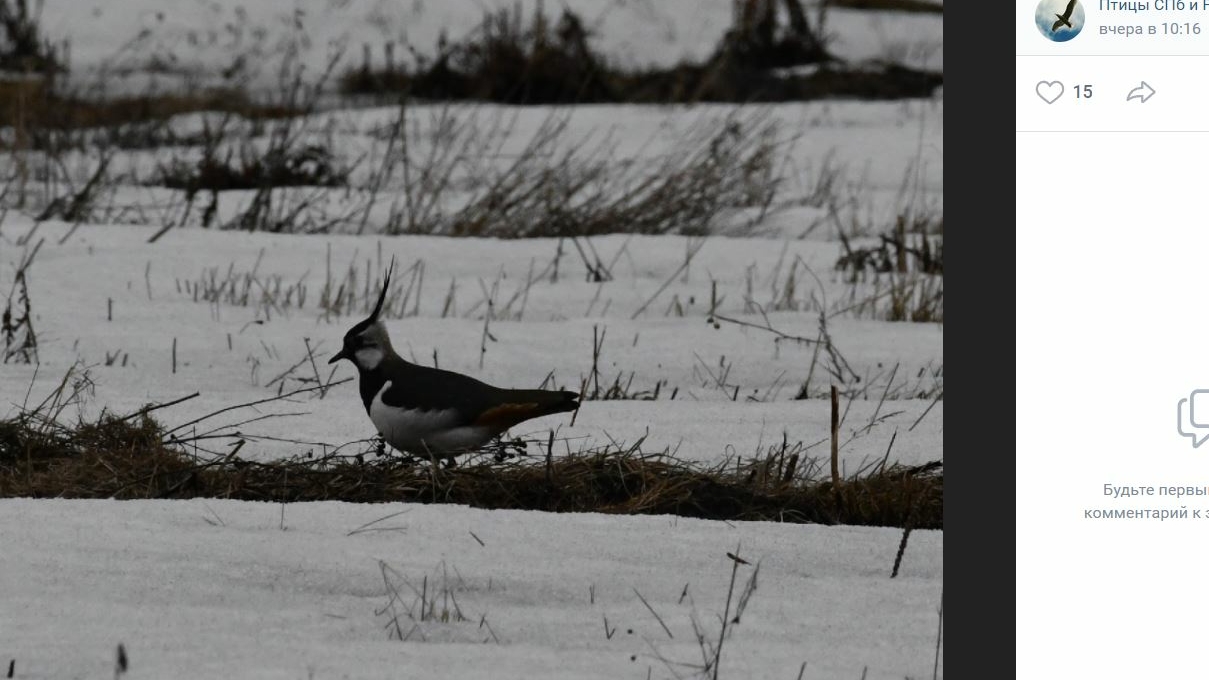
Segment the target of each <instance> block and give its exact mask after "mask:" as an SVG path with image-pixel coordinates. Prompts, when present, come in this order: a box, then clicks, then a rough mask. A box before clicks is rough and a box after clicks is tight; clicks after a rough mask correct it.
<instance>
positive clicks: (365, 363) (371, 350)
mask: <svg viewBox="0 0 1209 680" xmlns="http://www.w3.org/2000/svg"><path fill="white" fill-rule="evenodd" d="M353 356H354V357H356V359H357V365H358V366H360V367H361V368H364V369H366V370H369V371H372V370H374V369H375V368H377V367H378V364H380V363H382V358H383V356H384V355H383V354H382V350H380V349H378V348H377V347H362V348H361V349H359V350H357V351H356V352H353Z"/></svg>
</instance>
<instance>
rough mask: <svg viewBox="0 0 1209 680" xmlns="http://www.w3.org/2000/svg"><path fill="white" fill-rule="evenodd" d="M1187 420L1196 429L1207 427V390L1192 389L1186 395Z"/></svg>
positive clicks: (1208, 421) (1208, 417)
mask: <svg viewBox="0 0 1209 680" xmlns="http://www.w3.org/2000/svg"><path fill="white" fill-rule="evenodd" d="M1201 416H1203V417H1201ZM1188 422H1190V423H1192V426H1193V427H1195V428H1197V429H1200V428H1209V390H1192V393H1191V394H1189V395H1188Z"/></svg>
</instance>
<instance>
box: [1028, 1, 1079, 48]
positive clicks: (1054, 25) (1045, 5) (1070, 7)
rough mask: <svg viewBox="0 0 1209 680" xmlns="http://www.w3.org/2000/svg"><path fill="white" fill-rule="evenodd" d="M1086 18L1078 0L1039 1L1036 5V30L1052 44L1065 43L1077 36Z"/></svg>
mask: <svg viewBox="0 0 1209 680" xmlns="http://www.w3.org/2000/svg"><path fill="white" fill-rule="evenodd" d="M1086 18H1087V17H1086V14H1085V13H1084V12H1083V4H1082V3H1080V2H1079V0H1041V2H1039V3H1037V13H1036V16H1035V20H1036V22H1037V30H1038V31H1041V35H1043V36H1045V37H1047V38H1049V39H1050V40H1053V41H1054V42H1066V41H1067V40H1070V39H1071V38H1074V37H1075V36H1076V35H1079V31H1082V30H1083V23H1084V21H1085V20H1086Z"/></svg>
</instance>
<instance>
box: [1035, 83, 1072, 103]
mask: <svg viewBox="0 0 1209 680" xmlns="http://www.w3.org/2000/svg"><path fill="white" fill-rule="evenodd" d="M1065 91H1066V88H1065V87H1063V86H1062V83H1061V82H1059V81H1057V80H1042V81H1038V83H1037V96H1038V97H1041V99H1042V101H1044V102H1045V103H1046V104H1053V103H1054V102H1056V101H1058V99H1060V98H1061V97H1062V93H1063V92H1065Z"/></svg>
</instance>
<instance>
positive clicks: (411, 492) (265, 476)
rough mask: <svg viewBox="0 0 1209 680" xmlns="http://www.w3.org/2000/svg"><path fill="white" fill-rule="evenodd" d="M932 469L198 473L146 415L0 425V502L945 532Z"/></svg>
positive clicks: (224, 469) (348, 463)
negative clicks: (663, 518)
mask: <svg viewBox="0 0 1209 680" xmlns="http://www.w3.org/2000/svg"><path fill="white" fill-rule="evenodd" d="M941 468H942V464H941V463H940V462H939V461H937V462H933V463H928V464H926V465H922V466H911V467H908V466H901V465H892V466H889V467H885V468H884V469H880V470H876V471H874V472H871V473H869V474H866V475H864V476H860V477H853V478H850V479H844V480H841V482H840V484H839V485H834V484H832V483H831V481H830V480H827V481H816V480H814V479H811V478H809V477H808V476H806V475H802V474H794V473H793V471H792V470H790V472H789V474H788V475H783V476H782V477H779V478H776V477H774V478H772V479H771V480H770V478H769V476H768V475H767V463H766V462H764V461H759V460H755V461H752V462H751V463H748V464H747V465H745V466H744V465H739V466H734V465H727V466H716V467H707V466H701V465H698V464H695V463H692V462H689V461H685V460H682V459H679V458H676V457H674V456H672V455H670V454H668V453H666V452H665V453H654V454H651V453H643V452H641V451H639V450H638V449H637V448H636V447H630V448H622V447H605V448H602V449H596V450H590V451H586V452H581V453H572V454H569V455H566V456H560V457H557V458H551V459H550V460H548V461H539V460H534V459H531V458H526V457H522V458H516V459H512V460H506V461H503V462H499V461H495V460H492V459H491V458H482V459H479V460H476V461H472V462H470V463H468V464H463V465H462V466H459V467H452V468H441V467H439V466H437V467H433V466H430V465H429V464H427V463H417V462H414V461H407V460H402V459H399V458H396V457H393V456H377V457H375V456H373V455H372V454H371V455H368V456H367V455H365V454H356V455H330V456H326V457H322V458H309V459H295V460H280V461H272V462H254V461H249V460H246V459H243V458H239V457H236V456H233V455H228V456H226V457H223V458H218V459H213V460H206V461H202V460H198V459H195V458H193V457H192V456H190V455H189V454H188V453H186V452H185V451H184V450H183V449H182V447H180V446H179V445H177V444H174V443H171V442H168V443H165V436H164V431H163V429H162V428H161V427H160V426H159V425H158V423H156V422H155V421H154V420H153V419H152V418H151V417H150V416H149V415H143V416H140V417H139V418H136V419H131V420H123V419H119V418H116V417H113V416H106V417H104V418H102V419H101V420H98V421H96V422H92V423H81V424H79V425H78V426H77V427H75V428H62V427H54V428H50V429H40V428H38V427H36V426H35V424H34V422H33V421H32V420H29V419H23V418H20V417H19V418H17V419H14V420H6V421H0V496H3V497H64V498H119V499H139V498H233V499H242V500H259V501H273V502H298V501H320V500H342V501H349V502H364V503H381V502H399V501H405V502H420V503H433V502H436V503H457V504H465V505H471V506H474V507H480V508H501V509H502V508H512V509H524V510H544V511H549V512H603V513H611V514H672V515H683V516H688V517H701V518H706V519H721V520H770V521H785V522H817V523H825V524H862V525H878V526H904V525H905V524H907V523H908V522H910V523H911V524H912V526H914V527H916V528H942V527H943V518H942V517H943V512H942V510H943V508H942V505H943V502H942V496H943V473H942V471H941Z"/></svg>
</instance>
